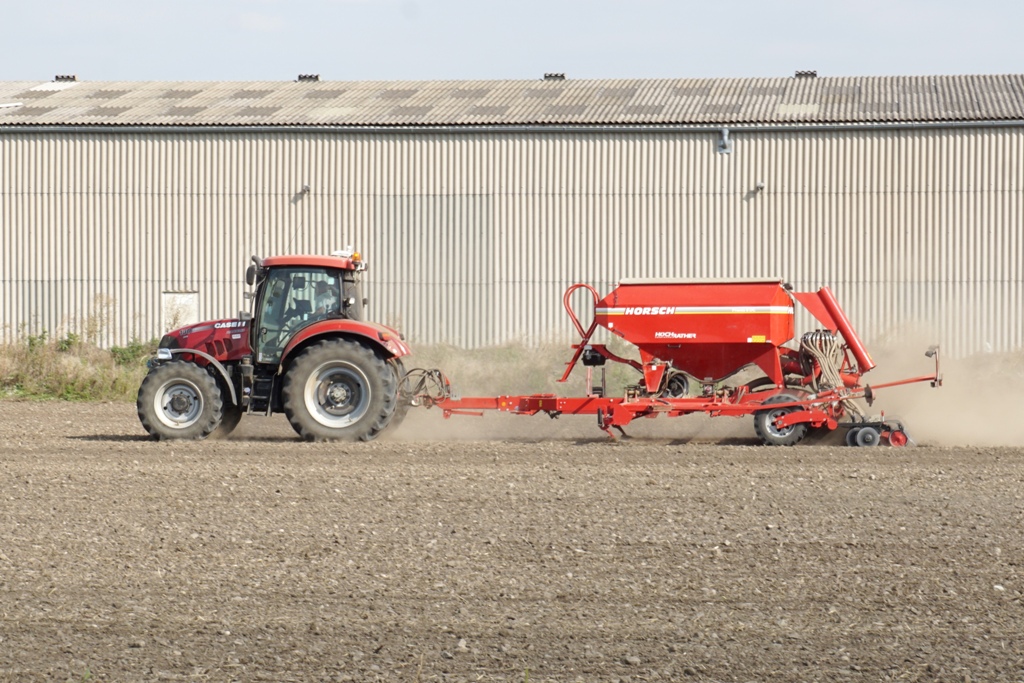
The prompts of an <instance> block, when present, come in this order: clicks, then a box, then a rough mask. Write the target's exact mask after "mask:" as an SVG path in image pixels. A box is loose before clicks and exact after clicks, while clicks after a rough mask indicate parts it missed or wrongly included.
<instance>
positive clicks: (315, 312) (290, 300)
mask: <svg viewBox="0 0 1024 683" xmlns="http://www.w3.org/2000/svg"><path fill="white" fill-rule="evenodd" d="M253 261H254V264H253V265H252V266H250V267H249V270H248V271H247V272H246V281H247V283H248V284H250V285H255V287H256V290H255V292H254V293H253V295H252V314H251V315H252V324H251V325H250V346H251V348H252V349H253V350H254V352H255V355H256V362H257V363H271V364H277V363H279V362H280V361H281V356H282V354H283V352H284V350H285V348H287V346H288V343H289V342H290V341H291V340H292V338H294V336H295V335H296V333H298V332H299V331H301V330H302V329H304V328H305V327H307V326H309V325H312V324H314V323H316V322H319V321H321V320H328V319H347V320H362V319H363V303H364V299H363V292H362V283H361V282H360V273H361V272H362V271H363V270H364V269H365V264H364V263H363V262H362V260H361V259H360V257H359V254H358V253H353V252H347V251H346V252H337V253H336V254H335V255H333V256H330V257H309V256H304V257H296V256H279V257H274V258H268V259H260V258H259V257H256V256H254V257H253Z"/></svg>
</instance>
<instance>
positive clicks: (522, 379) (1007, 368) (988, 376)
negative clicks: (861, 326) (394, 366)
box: [389, 331, 1024, 446]
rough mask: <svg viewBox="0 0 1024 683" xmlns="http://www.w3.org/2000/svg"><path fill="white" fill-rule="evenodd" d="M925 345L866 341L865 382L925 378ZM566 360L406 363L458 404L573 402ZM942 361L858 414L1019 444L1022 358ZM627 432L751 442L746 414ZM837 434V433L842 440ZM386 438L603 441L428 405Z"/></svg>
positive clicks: (531, 420)
mask: <svg viewBox="0 0 1024 683" xmlns="http://www.w3.org/2000/svg"><path fill="white" fill-rule="evenodd" d="M933 341H934V336H933V335H929V334H928V333H925V332H920V331H909V332H900V333H899V334H894V335H891V336H889V337H888V338H886V339H883V340H881V341H876V342H874V343H873V344H869V345H868V348H869V350H870V351H871V354H872V356H873V358H874V360H875V362H876V363H877V367H876V368H875V369H874V370H872V371H871V372H870V373H868V374H867V375H865V376H864V382H865V383H866V384H869V385H876V384H882V383H885V382H890V381H897V380H901V379H906V378H910V377H918V376H926V375H931V374H932V373H933V372H934V367H935V365H934V361H933V360H932V359H931V358H927V357H926V356H925V351H927V350H928V347H929V346H930V345H931V344H932V343H933ZM617 352H620V353H622V355H625V356H627V357H632V356H634V355H635V352H631V351H630V350H629V349H628V348H624V349H619V350H617ZM940 354H941V350H940ZM570 357H571V350H570V349H569V347H568V345H566V346H558V345H550V346H543V347H539V348H533V347H527V346H525V345H508V346H503V347H496V348H490V349H481V350H472V351H467V350H464V349H456V348H452V347H429V348H426V349H424V350H423V352H422V353H420V352H419V350H417V356H414V357H412V358H410V359H408V361H407V366H408V367H429V368H440V369H442V370H443V371H444V372H445V373H446V374H447V375H448V376H449V378H450V379H451V381H452V384H453V386H454V387H455V388H456V390H457V391H458V392H459V394H460V395H461V396H464V397H465V396H498V395H502V394H509V395H516V394H530V393H554V394H558V395H560V396H581V395H583V392H584V384H585V379H584V372H583V369H582V368H581V367H577V369H576V371H575V372H574V373H573V375H572V376H571V377H570V378H569V381H568V382H566V383H564V384H561V383H558V382H557V379H558V378H559V377H561V375H562V372H563V371H564V369H565V363H566V362H567V361H568V360H569V358H570ZM940 362H941V366H940V372H941V374H942V377H943V385H942V387H940V388H932V387H931V386H930V384H929V383H928V382H920V383H915V384H909V385H905V386H897V387H890V388H883V389H880V390H878V391H877V393H876V397H875V402H874V404H873V405H872V406H870V407H868V406H863V407H864V408H865V412H866V413H867V414H868V415H869V416H880V415H884V416H885V417H886V418H898V419H900V420H902V421H903V422H904V424H905V425H906V428H907V431H908V432H909V434H910V436H911V437H912V438H913V439H914V440H915V441H916V442H917V443H918V444H920V445H931V446H1019V445H1021V444H1024V351H1018V352H1014V353H1002V354H980V355H976V356H971V357H967V358H946V357H944V356H942V355H940ZM636 377H637V376H636V374H635V373H634V372H633V371H632V370H631V369H629V368H618V367H614V368H613V367H612V366H611V365H610V366H609V377H608V388H609V391H610V393H618V392H619V391H620V390H621V387H622V386H624V385H625V384H628V383H633V382H635V381H636ZM626 432H627V433H628V434H629V435H630V436H631V437H633V438H637V439H646V440H657V441H666V442H669V443H691V442H694V443H709V442H720V443H733V444H748V443H749V444H756V443H758V441H757V439H756V438H755V436H754V432H753V425H752V424H751V420H750V418H749V417H747V418H727V417H716V418H709V417H707V416H704V415H688V416H684V417H681V418H665V417H658V418H653V419H641V420H636V421H634V422H633V423H632V424H630V425H628V426H627V427H626ZM841 433H842V430H839V431H838V432H837V434H840V436H841ZM389 437H390V438H391V439H394V440H397V441H462V440H512V441H523V442H539V441H546V440H552V439H554V440H573V441H577V442H580V443H589V442H596V441H608V438H607V436H606V435H605V433H604V432H602V431H601V430H599V429H598V427H597V423H596V418H595V417H594V416H590V415H585V416H583V415H575V416H574V415H563V416H561V417H560V418H559V419H557V420H552V419H551V418H549V417H547V416H546V415H543V414H541V415H534V416H522V415H509V414H507V413H500V412H497V411H485V412H484V415H482V416H468V415H456V416H453V417H451V418H450V419H445V418H444V416H443V414H442V413H441V411H440V410H438V409H436V408H434V409H422V408H414V409H413V410H412V411H411V412H410V414H409V416H408V418H406V423H405V424H404V425H403V426H402V427H401V428H400V429H399V430H397V432H395V433H394V434H392V435H389ZM830 440H835V439H831V438H830ZM841 441H842V440H841V439H839V442H841ZM624 443H628V441H626V442H624Z"/></svg>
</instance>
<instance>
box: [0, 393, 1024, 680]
mask: <svg viewBox="0 0 1024 683" xmlns="http://www.w3.org/2000/svg"><path fill="white" fill-rule="evenodd" d="M492 417H496V416H488V417H487V418H484V419H483V420H490V421H489V422H487V421H476V420H474V419H473V418H464V422H462V423H458V424H457V423H456V422H455V421H444V420H442V419H441V417H440V415H439V414H437V413H436V412H434V413H431V412H429V411H421V412H420V413H416V414H414V415H412V416H410V420H409V421H408V422H407V423H406V424H405V425H403V428H402V430H401V431H400V432H399V434H398V435H397V436H396V438H393V439H391V440H383V441H379V442H375V443H371V444H308V443H301V442H299V441H298V440H297V439H296V437H295V435H294V434H293V433H292V432H291V430H290V429H289V428H288V426H287V423H286V422H285V421H284V419H283V418H279V417H275V418H269V419H263V420H260V419H255V418H253V419H247V420H243V425H242V427H241V428H240V430H239V432H238V433H237V434H236V436H235V438H233V439H231V440H228V441H219V442H200V443H156V442H153V441H149V440H147V439H145V438H144V436H143V432H142V428H141V427H140V425H139V424H138V421H137V419H136V417H135V414H134V406H131V405H128V404H117V403H113V404H80V403H62V402H45V403H26V402H0V539H2V542H0V679H3V680H16V681H101V680H102V681H160V680H190V681H191V680H196V681H261V680H266V681H378V680H380V681H520V682H522V681H616V680H619V681H689V680H692V681H815V680H827V681H835V680H841V681H872V682H873V681H959V682H962V681H1019V680H1024V654H1022V652H1024V647H1022V643H1024V639H1022V626H1021V625H1022V624H1024V609H1022V607H1024V605H1022V603H1021V596H1022V590H1024V584H1022V581H1021V572H1022V564H1024V549H1022V545H1021V539H1022V538H1024V492H1022V487H1021V482H1022V478H1024V449H1021V448H1013V447H989V446H986V447H957V446H944V447H935V446H922V447H918V448H905V449H890V448H881V447H880V448H873V449H855V448H847V447H844V446H840V445H837V444H835V443H825V444H818V445H808V446H798V447H795V448H788V449H771V448H765V447H761V446H757V445H754V444H753V441H752V440H751V439H750V436H749V435H750V434H751V430H750V425H749V423H748V421H744V422H742V423H739V422H737V423H736V424H738V425H741V426H742V429H737V430H736V431H735V433H732V434H714V433H713V430H712V431H705V430H706V428H708V429H710V427H709V426H708V425H706V424H704V423H700V422H697V423H686V422H685V419H684V420H678V421H672V422H674V423H675V424H676V425H677V426H675V427H673V429H677V430H678V432H677V433H676V434H674V435H673V434H672V433H671V432H665V431H660V432H656V431H645V430H644V429H638V430H637V431H638V436H637V438H634V439H631V440H628V441H621V442H618V443H611V442H608V441H606V440H605V439H604V438H602V436H601V434H600V432H598V431H597V429H596V427H595V426H594V425H592V424H590V422H591V420H582V421H580V420H576V421H571V422H570V421H566V420H563V421H559V423H551V422H549V421H547V420H546V418H542V417H536V418H510V419H511V420H513V421H515V422H509V421H507V420H500V419H495V420H492V419H491V418H492ZM686 419H689V418H686ZM467 421H468V422H467ZM561 423H565V424H561ZM463 425H471V427H466V426H463ZM993 426H995V425H989V426H988V429H992V428H993ZM465 429H472V430H473V431H469V432H467V431H463V430H465ZM488 429H489V430H491V431H490V435H489V436H488V435H487V430H488ZM662 429H664V427H663V428H662ZM715 439H717V440H719V441H724V442H725V443H724V444H723V443H709V441H711V440H715Z"/></svg>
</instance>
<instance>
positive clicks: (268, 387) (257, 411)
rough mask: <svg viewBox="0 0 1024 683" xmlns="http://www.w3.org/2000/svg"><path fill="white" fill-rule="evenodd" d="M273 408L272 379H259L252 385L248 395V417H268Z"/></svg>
mask: <svg viewBox="0 0 1024 683" xmlns="http://www.w3.org/2000/svg"><path fill="white" fill-rule="evenodd" d="M273 408H274V377H260V378H257V379H255V380H254V381H253V383H252V394H250V395H249V409H248V410H247V411H246V412H248V414H249V415H264V416H268V417H269V416H270V415H271V413H272V412H273Z"/></svg>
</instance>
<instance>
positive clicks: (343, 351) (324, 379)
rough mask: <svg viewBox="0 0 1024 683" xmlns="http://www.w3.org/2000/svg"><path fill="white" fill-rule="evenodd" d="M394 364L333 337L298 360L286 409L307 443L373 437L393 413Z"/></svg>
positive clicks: (285, 393)
mask: <svg viewBox="0 0 1024 683" xmlns="http://www.w3.org/2000/svg"><path fill="white" fill-rule="evenodd" d="M396 395H397V382H396V380H395V373H394V371H393V370H392V368H391V365H390V364H389V363H387V362H386V361H385V360H384V359H383V358H381V357H379V356H378V355H377V354H375V353H374V352H373V351H371V350H370V349H368V348H366V347H365V346H362V345H360V344H358V343H356V342H354V341H348V340H344V339H331V340H327V341H322V342H320V343H318V344H315V345H313V346H311V347H309V348H308V349H306V350H305V351H303V352H302V354H301V355H300V356H299V357H298V358H296V359H295V362H294V363H292V365H291V367H290V368H289V369H288V370H287V372H286V374H285V379H284V385H283V387H282V397H283V399H284V412H285V415H286V416H287V417H288V422H290V423H291V425H292V429H294V430H295V432H296V433H297V434H298V435H299V436H300V437H302V438H303V439H305V440H306V441H355V440H358V439H362V440H369V439H372V438H374V437H375V436H376V435H377V434H379V433H380V431H382V430H383V429H384V427H386V426H387V425H388V422H389V421H390V420H391V419H392V418H393V416H394V412H395V400H396V397H397V396H396Z"/></svg>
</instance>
